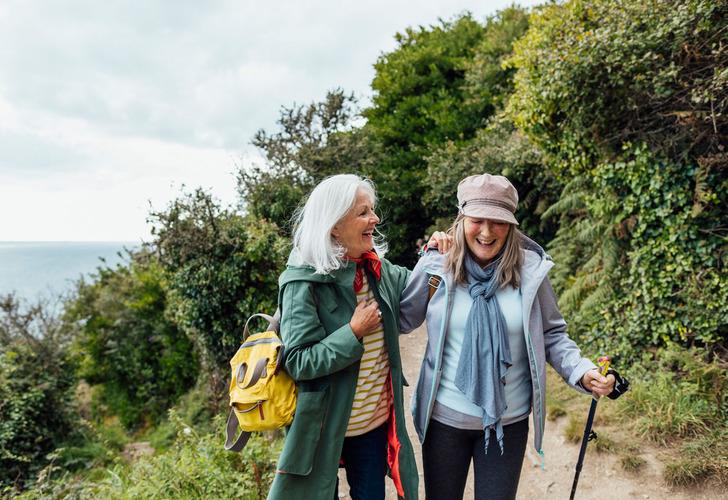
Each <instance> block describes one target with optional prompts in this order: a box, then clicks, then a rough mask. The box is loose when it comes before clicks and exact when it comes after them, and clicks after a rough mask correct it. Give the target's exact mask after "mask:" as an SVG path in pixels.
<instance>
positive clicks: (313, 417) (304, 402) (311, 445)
mask: <svg viewBox="0 0 728 500" xmlns="http://www.w3.org/2000/svg"><path fill="white" fill-rule="evenodd" d="M328 392H329V391H328V387H327V388H326V389H324V390H322V391H316V392H299V393H298V401H296V414H295V415H294V417H293V423H291V427H290V428H289V430H288V433H287V435H286V441H285V443H284V444H283V452H282V453H281V457H280V459H279V460H278V472H279V473H281V474H296V475H299V476H307V475H308V474H310V473H311V469H313V462H314V457H315V456H316V450H317V448H318V443H319V440H320V439H321V432H322V430H323V426H324V418H325V417H326V407H327V405H326V400H327V399H328V398H327V396H328Z"/></svg>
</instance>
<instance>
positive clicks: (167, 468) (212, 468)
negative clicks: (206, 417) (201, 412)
mask: <svg viewBox="0 0 728 500" xmlns="http://www.w3.org/2000/svg"><path fill="white" fill-rule="evenodd" d="M169 417H170V421H171V422H173V424H174V426H175V429H176V439H175V442H174V444H173V446H172V447H171V448H170V449H169V450H167V451H166V452H164V453H159V454H155V455H152V456H145V457H141V458H139V459H138V460H137V461H135V462H133V463H131V464H127V463H125V462H121V461H119V462H117V463H116V464H115V465H113V466H111V467H109V468H106V469H96V470H94V471H92V472H91V474H90V475H89V476H86V477H83V476H76V477H73V476H71V475H69V474H68V473H62V472H61V471H55V473H56V476H55V478H48V477H47V478H45V480H44V481H43V482H41V483H39V484H38V485H37V487H36V488H34V489H33V490H30V491H27V492H25V493H24V494H22V495H17V496H16V498H22V499H24V500H35V499H41V498H79V499H83V498H108V499H132V498H150V499H166V498H199V499H206V498H228V497H230V496H231V495H234V496H236V497H239V498H245V499H251V500H252V499H256V500H257V499H261V498H265V496H266V494H267V492H268V489H269V488H270V483H271V481H272V480H273V474H274V473H275V460H276V458H277V456H278V453H279V452H280V442H279V441H277V440H271V439H269V438H268V437H266V436H261V435H257V436H253V437H252V438H251V439H250V441H249V442H248V444H247V445H246V447H245V449H244V450H243V452H242V453H230V452H229V451H225V449H224V448H223V446H222V443H223V441H222V430H223V428H224V421H223V420H222V419H221V418H218V419H216V420H215V422H214V423H213V427H214V428H215V429H216V430H217V432H215V433H212V434H211V433H200V432H199V431H198V430H197V429H195V428H193V427H190V426H188V425H187V424H186V423H185V422H183V420H182V419H181V418H180V417H179V416H178V415H177V414H176V413H175V412H174V411H171V412H170V415H169ZM8 493H9V494H12V492H8Z"/></svg>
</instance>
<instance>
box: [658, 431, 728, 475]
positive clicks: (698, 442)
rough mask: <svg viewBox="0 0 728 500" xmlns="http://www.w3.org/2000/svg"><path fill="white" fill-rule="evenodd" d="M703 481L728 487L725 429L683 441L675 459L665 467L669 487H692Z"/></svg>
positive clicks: (727, 448)
mask: <svg viewBox="0 0 728 500" xmlns="http://www.w3.org/2000/svg"><path fill="white" fill-rule="evenodd" d="M706 480H709V481H712V482H715V483H717V484H721V485H728V430H726V429H722V430H721V431H719V432H713V433H710V434H707V435H705V436H701V437H700V438H698V439H695V440H691V441H686V442H685V443H683V444H682V446H680V451H679V455H678V458H676V459H674V460H670V461H668V462H667V463H666V464H665V481H666V482H667V483H668V484H669V485H671V486H692V485H694V484H697V483H701V482H704V481H706Z"/></svg>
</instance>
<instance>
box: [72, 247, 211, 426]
mask: <svg viewBox="0 0 728 500" xmlns="http://www.w3.org/2000/svg"><path fill="white" fill-rule="evenodd" d="M129 258H130V261H129V263H128V265H118V266H117V267H115V268H103V267H102V268H99V269H98V270H97V272H96V274H95V275H93V276H92V278H91V282H90V283H86V282H84V281H81V282H80V283H79V285H78V291H77V297H76V298H75V299H74V300H72V301H71V302H70V303H69V304H68V306H67V317H68V319H69V320H71V321H74V322H76V323H77V324H78V325H79V330H80V334H79V336H78V338H77V340H76V351H77V352H78V354H79V358H80V361H81V362H80V367H79V368H80V369H79V374H80V376H81V377H83V378H85V379H86V380H87V381H88V382H89V383H91V384H99V386H100V401H99V402H100V403H101V404H103V405H105V406H106V407H107V408H108V411H107V412H102V413H108V412H109V411H110V412H111V413H113V414H116V415H118V416H119V418H120V419H121V422H122V423H123V424H124V425H125V426H127V427H129V428H133V427H138V426H140V425H143V424H150V423H154V422H156V421H158V419H159V418H160V417H161V416H163V415H165V414H166V410H167V408H169V407H170V406H172V405H173V404H174V403H175V402H176V401H177V399H178V398H179V397H180V396H181V395H182V394H184V393H185V392H186V391H187V390H188V389H189V388H190V387H191V386H192V384H194V382H195V380H196V377H197V372H198V369H199V368H198V367H199V363H198V361H197V355H196V353H195V352H194V350H193V345H192V343H191V342H190V340H189V339H188V338H187V337H186V336H185V334H184V333H183V332H182V331H181V330H180V329H179V328H178V327H177V326H176V325H175V324H174V322H172V321H171V320H170V319H168V318H167V316H166V309H167V303H168V298H167V291H166V284H165V276H164V271H163V269H162V267H161V266H160V264H159V262H158V261H157V260H156V258H155V257H154V256H153V255H152V254H151V253H149V251H148V250H146V251H142V252H140V253H136V254H130V255H129Z"/></svg>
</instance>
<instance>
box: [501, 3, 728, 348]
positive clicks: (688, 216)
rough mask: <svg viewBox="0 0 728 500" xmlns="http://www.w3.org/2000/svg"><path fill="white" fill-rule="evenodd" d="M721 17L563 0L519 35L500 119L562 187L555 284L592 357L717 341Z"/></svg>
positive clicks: (727, 187) (721, 250)
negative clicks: (537, 152) (534, 149)
mask: <svg viewBox="0 0 728 500" xmlns="http://www.w3.org/2000/svg"><path fill="white" fill-rule="evenodd" d="M726 15H728V2H725V1H719V2H714V1H708V0H692V1H688V2H682V3H680V4H679V5H678V6H676V4H675V2H672V1H668V0H652V1H639V2H622V1H620V2H612V1H609V0H572V1H569V2H566V3H564V4H563V5H549V6H547V7H544V8H543V9H541V10H539V11H538V12H537V13H536V14H534V15H533V16H532V18H531V21H530V28H529V31H528V32H527V34H526V36H525V37H524V38H523V39H521V40H520V41H519V42H517V43H516V44H515V48H514V55H513V56H512V57H511V58H510V60H509V62H508V64H509V65H510V67H513V68H515V69H516V70H517V71H516V75H515V77H514V81H515V92H514V94H513V95H512V96H511V98H510V100H509V103H508V106H507V108H508V113H507V114H508V117H509V118H510V119H511V120H513V121H514V123H515V124H516V125H517V126H518V127H519V128H520V129H521V130H522V131H523V132H524V133H525V134H526V135H527V136H528V137H529V139H530V140H531V141H532V143H533V144H535V145H537V146H538V147H540V148H541V149H542V151H543V152H544V156H543V158H544V160H545V162H546V164H547V165H548V168H549V169H550V170H551V171H552V172H553V174H554V175H555V176H556V178H557V179H558V180H559V181H560V182H562V183H563V184H564V185H565V187H564V189H563V191H562V193H561V197H560V198H559V200H558V201H557V202H556V203H555V204H554V205H552V206H551V207H550V208H549V209H548V210H547V211H546V212H545V213H544V219H545V220H547V221H548V220H551V221H556V222H558V226H559V229H558V231H557V236H556V238H555V239H554V241H552V242H551V244H550V245H549V250H550V253H551V254H552V256H553V257H554V260H555V261H556V263H557V267H556V269H555V272H554V275H553V282H554V286H555V288H556V289H557V290H558V291H559V292H560V293H561V299H560V305H561V306H562V309H563V311H564V313H565V314H566V316H567V318H569V320H570V324H571V326H572V331H573V332H574V336H575V337H577V338H579V339H580V340H581V342H582V343H583V344H584V345H586V346H587V348H588V349H589V350H590V351H592V352H597V351H600V352H608V353H610V354H613V355H614V354H616V355H623V356H625V357H626V358H627V359H633V360H634V359H638V358H639V355H640V353H641V352H642V350H643V349H644V348H645V347H648V346H664V345H666V344H667V343H668V342H671V341H677V342H680V343H681V344H682V345H685V346H690V345H702V346H707V347H710V348H718V346H720V345H721V344H723V343H724V342H725V341H726V336H727V333H728V330H727V325H728V288H727V287H728V284H726V281H725V279H724V278H723V277H724V275H725V269H726V265H728V253H727V252H726V249H727V248H728V247H727V245H726V240H725V228H724V227H722V226H721V224H722V222H721V221H724V220H725V219H726V216H727V215H728V197H727V196H728V178H727V177H726V176H725V169H726V168H727V167H728V155H727V154H726V153H725V151H724V148H723V146H722V144H725V143H726V142H728V135H727V134H728V118H727V116H728V114H727V113H726V111H728V73H726V72H725V71H724V70H723V68H725V67H726V63H727V62H728V47H726V46H725V44H721V43H720V40H721V33H723V31H724V28H725V18H726ZM688 89H689V90H688Z"/></svg>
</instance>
